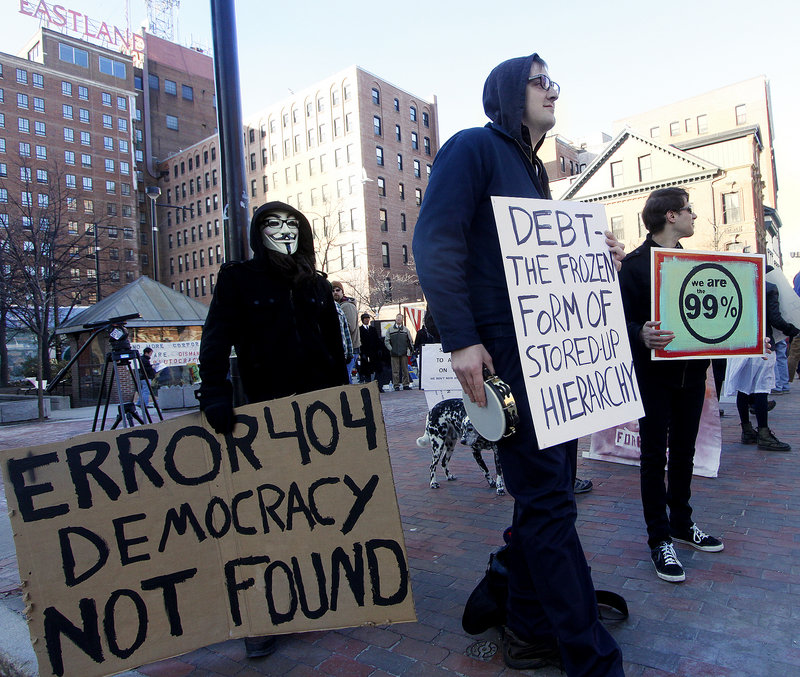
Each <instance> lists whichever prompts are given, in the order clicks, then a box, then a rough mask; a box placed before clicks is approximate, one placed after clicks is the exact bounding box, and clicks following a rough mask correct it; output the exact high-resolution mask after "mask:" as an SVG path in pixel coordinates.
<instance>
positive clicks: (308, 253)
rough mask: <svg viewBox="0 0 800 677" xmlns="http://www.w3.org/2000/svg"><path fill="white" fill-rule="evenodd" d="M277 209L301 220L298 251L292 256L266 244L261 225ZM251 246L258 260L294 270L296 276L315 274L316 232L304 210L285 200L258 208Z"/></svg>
mask: <svg viewBox="0 0 800 677" xmlns="http://www.w3.org/2000/svg"><path fill="white" fill-rule="evenodd" d="M275 211H285V212H289V213H290V214H291V215H292V216H294V217H295V218H296V219H297V220H298V221H299V222H300V227H299V234H298V244H297V251H296V252H295V253H294V254H292V255H291V256H289V255H287V254H281V253H279V252H276V251H274V250H272V249H268V248H267V247H266V246H265V245H264V240H263V239H262V236H261V227H262V226H263V224H264V221H265V220H266V218H267V215H268V214H271V213H272V212H275ZM250 248H251V249H252V250H253V258H254V259H255V260H256V261H258V262H261V263H265V264H266V265H270V266H276V267H278V268H279V269H281V270H284V271H285V272H293V273H294V277H297V276H300V277H303V276H305V275H308V274H313V272H314V268H315V267H316V262H315V258H314V233H313V231H312V230H311V224H310V223H309V222H308V219H307V218H306V217H305V215H304V214H303V213H302V212H300V211H298V210H297V209H295V208H294V207H292V206H291V205H288V204H286V203H285V202H278V201H275V202H267V203H266V204H264V205H261V206H260V207H259V208H258V209H257V210H256V212H255V214H253V218H252V219H251V220H250Z"/></svg>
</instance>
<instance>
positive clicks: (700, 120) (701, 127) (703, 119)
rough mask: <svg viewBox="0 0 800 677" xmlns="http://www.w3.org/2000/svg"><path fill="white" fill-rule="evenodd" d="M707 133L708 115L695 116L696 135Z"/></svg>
mask: <svg viewBox="0 0 800 677" xmlns="http://www.w3.org/2000/svg"><path fill="white" fill-rule="evenodd" d="M706 132H708V115H698V116H697V133H698V134H705V133H706Z"/></svg>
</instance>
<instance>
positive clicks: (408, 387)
mask: <svg viewBox="0 0 800 677" xmlns="http://www.w3.org/2000/svg"><path fill="white" fill-rule="evenodd" d="M403 390H411V386H403Z"/></svg>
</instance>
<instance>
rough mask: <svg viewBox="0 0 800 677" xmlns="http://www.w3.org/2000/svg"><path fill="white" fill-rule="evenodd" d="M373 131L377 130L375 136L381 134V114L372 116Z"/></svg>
mask: <svg viewBox="0 0 800 677" xmlns="http://www.w3.org/2000/svg"><path fill="white" fill-rule="evenodd" d="M372 131H373V132H375V136H381V118H380V116H379V115H373V116H372Z"/></svg>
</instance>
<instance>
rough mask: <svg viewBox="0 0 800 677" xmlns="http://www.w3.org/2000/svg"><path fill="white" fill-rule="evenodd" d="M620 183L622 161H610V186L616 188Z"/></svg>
mask: <svg viewBox="0 0 800 677" xmlns="http://www.w3.org/2000/svg"><path fill="white" fill-rule="evenodd" d="M621 185H622V161H619V162H612V163H611V186H612V187H614V188H618V187H619V186H621Z"/></svg>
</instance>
